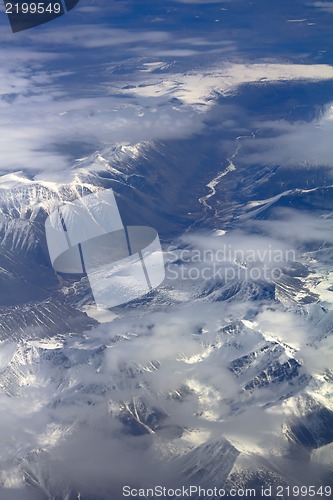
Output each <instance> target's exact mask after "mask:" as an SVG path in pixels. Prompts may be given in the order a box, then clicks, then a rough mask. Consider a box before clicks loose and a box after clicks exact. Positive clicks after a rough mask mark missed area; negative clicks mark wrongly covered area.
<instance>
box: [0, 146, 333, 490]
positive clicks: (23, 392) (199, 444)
mask: <svg viewBox="0 0 333 500" xmlns="http://www.w3.org/2000/svg"><path fill="white" fill-rule="evenodd" d="M212 140H213V139H210V138H207V137H201V138H198V140H197V144H196V152H195V153H194V152H193V148H192V146H191V141H190V140H183V141H169V142H168V143H165V144H161V143H154V142H151V143H143V144H138V145H135V146H134V145H133V146H131V147H129V146H127V147H125V146H117V147H112V148H107V149H106V150H104V151H101V152H97V153H95V154H94V155H92V156H91V157H88V158H84V159H81V160H77V161H76V162H75V164H74V165H73V169H72V171H71V173H70V178H69V181H68V183H64V184H58V183H55V182H43V181H39V180H36V179H31V178H30V179H29V178H27V177H26V176H25V174H24V173H22V172H21V173H16V174H8V175H4V176H3V177H2V178H0V210H1V220H0V222H1V226H0V234H1V238H2V240H1V241H2V245H1V249H0V280H1V290H2V291H1V321H0V323H1V327H0V328H1V339H2V340H1V344H0V368H1V373H0V388H1V396H0V397H1V403H2V408H4V409H5V410H6V411H5V415H6V418H5V419H4V420H3V422H2V448H1V454H0V460H1V471H2V472H1V484H2V487H3V489H2V491H1V490H0V492H1V494H2V495H6V494H7V493H8V491H11V492H13V494H14V493H15V492H17V494H18V495H19V494H22V495H23V494H24V495H25V498H30V497H31V498H33V499H34V500H35V499H37V498H41V499H44V498H49V499H54V500H55V499H60V498H61V499H65V498H67V499H74V498H81V499H87V500H88V499H89V500H92V499H93V500H97V499H106V498H110V497H112V498H115V499H117V498H121V485H124V484H128V483H130V484H132V485H133V487H139V486H140V487H148V486H153V485H155V484H166V485H171V484H173V485H175V484H179V485H182V484H184V485H186V484H200V485H201V486H202V487H207V488H209V487H210V486H211V485H212V484H214V485H218V486H220V487H225V488H247V487H251V486H252V487H255V488H258V491H259V489H260V487H261V485H262V484H267V482H269V483H270V484H273V485H292V484H296V485H300V484H305V485H310V484H312V483H314V484H316V485H320V484H327V485H328V484H332V469H331V465H330V464H331V462H332V447H331V444H332V442H333V434H332V422H333V406H332V380H333V372H332V364H331V359H332V358H331V350H332V340H331V339H332V337H330V334H331V332H332V327H333V311H332V301H331V299H330V294H331V293H332V289H331V273H330V269H331V268H330V264H331V253H330V249H331V245H332V241H331V239H330V237H329V232H328V231H327V229H326V228H327V227H328V226H327V225H330V227H331V222H332V219H331V214H330V210H331V194H330V193H331V189H332V188H331V186H325V187H323V186H322V179H321V178H320V176H317V173H315V172H313V174H312V173H308V179H307V182H308V183H309V182H310V183H312V184H315V185H313V187H311V189H307V190H306V189H305V187H304V182H305V181H303V179H301V178H299V177H297V176H295V177H290V179H289V180H288V181H287V180H286V179H284V181H283V182H284V186H283V188H282V189H281V190H280V189H279V186H280V178H281V177H283V176H284V173H283V171H281V170H279V169H271V170H270V171H268V169H267V168H266V167H260V168H258V167H256V168H254V167H253V168H248V167H247V166H246V167H245V166H242V165H241V164H239V165H238V164H237V162H236V159H234V163H235V164H236V165H234V169H229V171H228V173H227V174H226V175H225V176H221V175H220V174H221V172H219V168H220V167H219V164H220V161H219V158H218V155H217V154H216V152H212V151H213V150H212V148H211V145H212V144H211V141H212ZM235 146H236V147H237V143H236V145H235ZM198 151H200V154H198ZM180 152H181V155H180ZM208 154H210V157H209V168H202V164H203V162H205V163H206V162H207V155H208ZM179 158H181V164H180V160H179ZM184 165H186V168H185V167H184ZM183 167H184V168H183ZM194 174H195V175H194ZM219 175H220V177H219ZM244 176H245V177H244ZM217 177H219V179H217ZM214 179H215V180H216V179H217V182H213V184H212V180H213V181H214ZM220 179H223V184H221V182H220ZM268 185H269V186H275V190H276V191H278V193H275V194H274V193H267V191H268V187H267V186H268ZM212 186H214V192H213V193H211V191H210V190H211V187H212ZM235 186H238V189H236V188H235ZM297 186H298V187H297ZM110 187H112V188H113V189H114V191H115V192H116V196H117V202H118V203H119V208H120V212H121V215H122V217H123V221H124V223H125V224H147V225H150V226H153V227H156V229H158V231H159V232H160V235H161V238H162V243H163V245H164V248H165V250H166V253H165V258H166V267H167V278H166V280H165V282H164V284H163V285H162V286H161V287H159V288H158V289H157V290H155V291H152V292H151V293H150V294H148V295H147V296H145V297H143V298H142V299H140V300H137V301H134V302H132V303H130V304H128V305H126V306H123V307H118V308H116V309H114V311H113V316H112V317H111V314H110V313H109V317H106V319H104V320H103V321H104V322H103V323H102V322H99V321H98V318H99V316H98V314H96V313H93V314H91V311H92V309H91V308H92V298H91V293H90V290H89V286H88V282H87V279H86V278H85V277H84V276H80V277H75V276H71V277H65V276H57V275H56V274H55V273H54V271H53V270H52V268H51V265H50V262H49V258H48V254H47V248H46V241H45V233H44V221H45V219H46V217H47V215H48V214H49V213H50V212H51V211H52V210H53V209H54V206H55V204H56V203H58V202H63V201H71V200H73V199H76V198H77V197H80V196H83V195H85V194H88V193H91V192H94V191H96V190H99V189H105V188H110ZM231 187H232V189H233V193H234V194H233V197H232V200H231V198H230V197H229V198H228V192H229V191H230V189H231ZM271 189H272V190H274V189H273V188H272V187H271ZM207 193H208V194H212V196H209V198H207ZM264 193H266V195H264ZM203 200H204V201H205V203H203ZM221 200H223V202H222V201H221ZM250 200H251V201H250ZM286 207H288V210H290V207H291V210H290V211H289V212H288V214H287V215H286V212H283V211H281V210H286ZM304 207H306V209H307V217H306V219H302V218H301V217H300V211H299V209H300V208H302V211H303V210H304ZM302 213H303V212H302ZM291 219H292V221H293V224H294V223H295V221H298V224H299V226H300V225H301V224H303V226H304V227H305V235H304V231H303V233H302V234H303V237H302V238H301V237H300V235H298V234H296V237H293V235H292V233H291V232H290V220H291ZM293 227H295V225H294V226H293ZM203 228H205V232H204V233H202V232H199V230H200V229H203ZM310 231H311V232H310ZM184 233H185V234H184ZM325 235H327V238H326V239H325ZM171 244H172V247H170V245H171ZM228 245H229V246H228ZM244 245H245V247H246V246H247V248H250V247H251V248H252V249H253V251H254V252H256V255H257V261H256V262H255V263H253V261H252V263H251V264H249V263H248V262H245V261H242V260H241V259H240V258H239V255H235V252H234V250H235V249H237V250H241V249H242V250H243V254H244ZM288 245H289V246H288ZM226 246H228V248H229V247H230V248H232V249H233V250H232V252H231V253H229V254H228V255H227V257H226V254H224V258H223V259H222V261H221V260H219V259H218V254H217V253H216V252H217V250H219V249H221V248H222V247H226ZM269 246H271V248H272V249H273V250H274V251H275V252H277V251H280V252H283V251H284V252H285V251H286V250H287V249H289V250H290V251H291V250H292V251H294V254H295V256H296V258H295V260H289V261H288V260H286V259H284V260H283V261H282V260H280V261H279V263H278V265H279V268H280V269H281V275H279V277H278V278H276V279H273V278H274V277H273V278H272V276H271V275H270V279H268V280H267V279H264V278H262V276H261V277H260V279H248V277H246V270H248V269H249V266H250V267H251V266H254V264H255V265H256V266H257V268H258V266H259V268H260V269H262V267H263V265H264V264H265V262H266V261H265V258H263V259H262V260H261V256H262V255H263V254H262V253H261V254H260V251H262V248H267V247H269ZM204 250H206V251H208V250H212V253H210V254H207V253H206V254H205V253H204ZM208 255H209V256H210V257H209V258H208ZM245 255H246V253H245ZM216 266H219V268H222V270H226V269H230V268H232V269H241V271H242V273H241V274H240V275H239V276H240V277H241V278H239V276H238V277H237V278H233V279H226V275H225V274H223V273H222V275H221V274H220V273H217V274H216V275H214V273H213V274H210V275H209V278H208V279H203V278H202V276H203V275H202V270H203V269H206V270H207V269H208V272H210V271H212V269H216ZM193 267H195V268H196V269H197V270H198V271H199V275H198V276H197V277H196V278H193V277H192V278H191V271H190V270H191V268H193ZM206 273H207V271H206ZM244 273H245V278H244ZM87 313H88V314H89V315H88V314H87ZM92 316H94V317H92ZM100 317H101V316H100ZM94 318H95V319H94ZM110 464H112V466H111V465H110ZM82 471H84V474H82ZM1 498H2V497H1ZM3 498H6V500H7V498H8V499H9V498H10V497H9V496H8V497H5V496H3ZM273 498H276V497H274V496H273Z"/></svg>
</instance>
